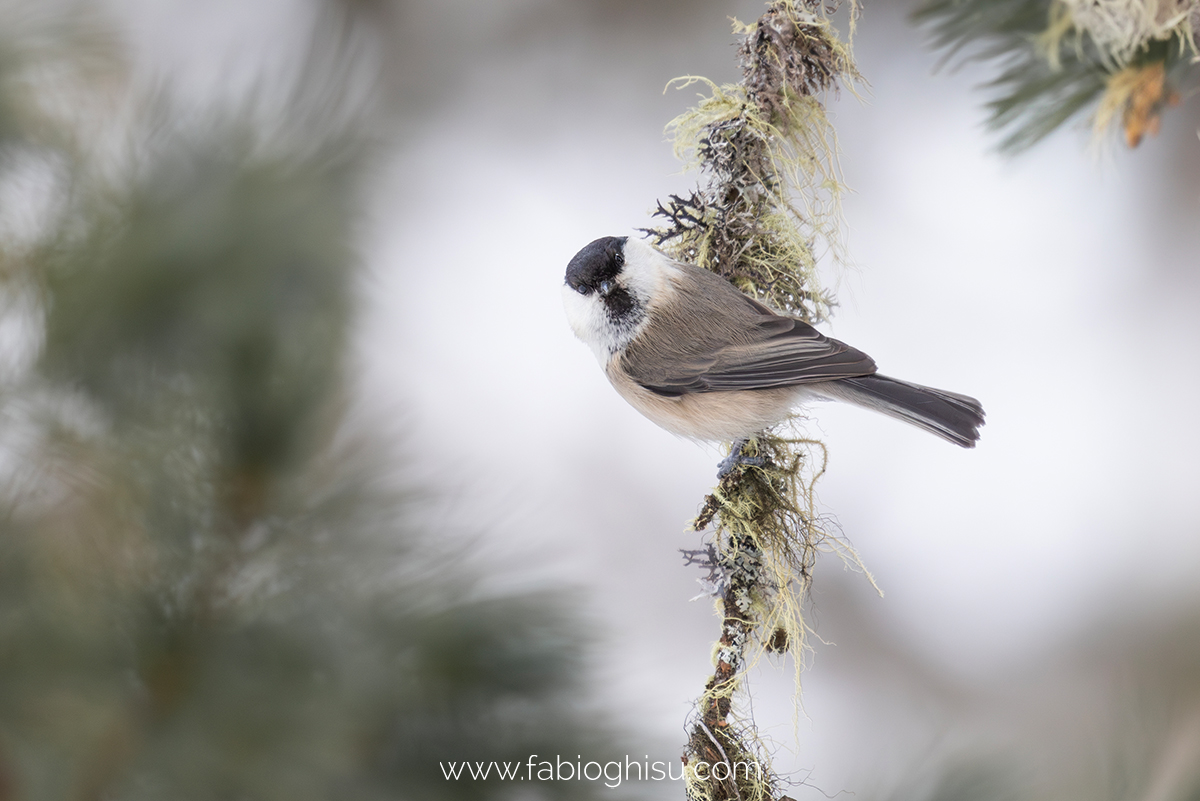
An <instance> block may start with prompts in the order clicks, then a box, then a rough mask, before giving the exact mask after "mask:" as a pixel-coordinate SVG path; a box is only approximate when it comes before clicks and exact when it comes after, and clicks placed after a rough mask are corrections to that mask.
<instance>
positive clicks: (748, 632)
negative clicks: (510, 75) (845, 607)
mask: <svg viewBox="0 0 1200 801" xmlns="http://www.w3.org/2000/svg"><path fill="white" fill-rule="evenodd" d="M831 10H832V9H829V8H827V7H826V6H825V5H824V4H822V3H821V2H820V1H819V0H803V1H802V0H779V1H778V2H775V3H772V4H771V5H770V6H769V7H768V9H767V12H766V13H765V14H764V15H763V16H762V17H761V18H760V19H759V20H758V21H757V23H755V24H754V25H741V24H736V23H735V31H736V32H738V33H740V34H742V35H743V39H742V42H741V45H740V47H739V48H738V57H739V59H740V61H741V65H742V73H743V78H742V81H741V82H740V83H738V84H736V85H726V86H718V85H716V84H714V83H712V82H711V81H707V80H705V79H703V78H696V77H686V78H682V79H679V83H681V84H682V85H683V86H689V85H693V84H696V83H703V84H704V85H706V86H707V87H708V89H709V91H710V94H709V95H708V96H706V97H703V98H702V99H701V100H700V102H699V103H698V105H697V106H696V107H695V108H693V109H692V110H690V111H688V112H686V113H684V114H683V115H681V116H680V117H678V118H676V119H675V120H673V121H672V122H671V123H670V125H669V126H668V130H670V131H671V132H672V133H673V134H674V137H675V149H676V153H677V154H678V155H679V156H680V157H681V158H683V159H685V160H686V161H688V162H689V163H692V164H695V165H696V166H698V167H699V169H700V172H701V175H702V178H703V181H704V183H703V184H702V185H701V186H700V187H699V188H697V189H696V190H695V191H693V192H691V193H690V194H688V195H686V196H682V195H672V196H671V197H669V198H668V199H667V200H666V201H663V202H660V203H659V204H658V207H657V209H656V211H655V216H656V217H657V218H659V219H660V220H661V221H662V222H661V223H660V225H659V227H657V228H654V229H650V230H648V231H647V233H648V234H650V235H651V237H652V238H653V240H654V241H655V243H656V244H657V245H659V246H660V247H662V248H663V249H665V250H667V251H668V252H670V253H671V254H672V255H673V256H675V257H676V258H679V259H680V260H683V261H687V262H691V263H693V264H696V265H698V266H700V267H703V268H705V269H709V270H712V271H713V272H715V273H717V274H719V275H722V276H724V277H725V278H728V279H729V280H730V281H731V282H732V283H733V284H734V285H735V286H737V287H738V288H739V289H741V290H742V291H744V292H746V293H748V294H750V295H754V296H756V297H758V298H759V299H761V300H763V301H765V302H766V303H768V304H770V305H771V306H773V307H775V308H777V309H779V310H781V311H784V312H787V313H790V314H794V315H796V316H798V317H800V318H802V319H805V320H808V321H816V320H821V319H824V318H825V317H826V316H827V315H828V314H829V311H830V309H831V308H832V306H833V305H834V301H833V298H832V296H831V295H830V294H829V293H828V292H826V291H825V290H824V289H823V288H822V287H821V285H820V283H819V281H818V279H817V274H816V265H817V262H818V260H819V259H820V257H821V256H823V255H826V254H829V255H831V256H832V257H833V258H834V260H838V259H840V258H841V256H842V245H841V237H840V234H839V226H838V223H839V221H840V211H839V206H838V203H839V198H840V194H841V192H842V184H841V181H840V175H839V171H838V164H837V143H836V139H835V136H834V133H833V129H832V127H831V126H830V124H829V121H828V119H827V118H826V115H825V108H824V105H823V103H822V97H823V96H824V95H825V94H827V93H828V92H830V91H832V90H835V89H836V88H837V86H838V84H839V82H843V83H847V84H849V82H852V81H854V80H857V79H858V78H859V76H858V73H857V71H856V70H855V68H854V65H853V62H852V61H851V58H850V52H849V48H848V46H847V45H846V44H845V43H843V42H842V41H841V40H840V39H839V38H838V37H837V34H836V32H835V31H834V30H833V28H832V26H831V25H830V22H829V19H828V17H827V14H828V13H829V12H830V11H831ZM856 10H857V9H856V8H855V7H854V4H851V8H850V13H851V20H852V21H853V15H854V13H855V12H856ZM743 454H744V455H746V456H749V457H751V459H749V460H748V461H747V464H743V465H740V466H738V467H736V468H735V469H734V470H732V471H731V472H730V473H728V474H727V475H725V476H724V477H723V478H722V479H721V482H720V484H719V486H718V487H717V488H716V489H714V490H713V492H712V494H711V495H709V496H708V498H707V499H706V500H705V503H704V506H703V508H702V509H701V512H700V515H699V516H698V517H697V518H696V520H695V522H694V528H695V529H696V530H698V531H700V530H705V529H707V528H709V527H710V526H713V530H712V533H711V535H710V542H709V546H708V548H707V550H706V551H705V552H704V553H705V556H704V558H703V559H702V560H700V561H701V563H702V564H703V565H704V566H705V567H707V568H708V570H709V579H708V586H709V589H710V592H711V594H712V595H713V596H714V597H715V598H716V602H717V609H718V614H719V615H720V618H721V635H720V638H719V640H718V642H717V644H716V646H715V648H714V668H715V669H714V672H713V675H712V677H711V678H710V679H709V680H708V682H707V684H706V685H705V689H704V693H703V694H702V696H701V698H700V700H699V702H698V706H697V710H696V713H695V717H694V719H693V721H692V724H691V727H690V734H689V738H688V744H687V746H686V749H685V755H684V760H685V762H686V764H687V770H686V772H685V774H686V777H687V792H688V797H689V798H690V799H695V800H699V799H703V800H704V801H723V800H724V799H738V801H763V800H764V799H777V798H781V797H782V786H783V780H782V779H781V777H779V776H778V775H776V774H775V773H774V772H773V771H772V769H771V766H770V762H769V757H768V755H767V754H766V751H765V749H764V748H763V746H762V744H761V742H760V741H759V739H758V737H757V735H756V732H755V727H754V722H753V720H750V719H743V718H742V717H741V716H740V715H739V714H738V710H737V708H736V704H735V699H736V696H737V693H738V691H739V690H740V689H741V688H742V679H743V677H744V675H745V671H746V669H747V668H748V667H749V666H751V665H753V664H754V663H755V661H757V659H758V658H759V657H760V656H761V655H762V654H763V652H764V651H765V652H772V653H779V654H782V653H790V654H791V655H792V656H793V659H794V661H795V664H796V667H797V671H799V667H800V665H801V664H802V663H803V661H804V649H805V647H806V646H805V642H806V638H805V633H806V629H805V626H804V621H803V618H802V616H801V604H802V602H803V599H804V597H805V595H806V593H807V590H808V588H809V584H810V582H811V577H812V567H813V564H814V562H815V559H816V554H817V552H818V551H819V550H822V549H831V550H836V551H839V552H840V553H841V554H842V555H843V556H844V557H846V558H847V559H849V560H850V561H851V562H853V563H854V564H856V565H857V564H858V563H857V558H856V557H855V556H854V554H853V552H852V551H851V550H850V549H849V548H848V546H845V545H844V544H843V543H841V542H840V540H838V538H836V537H833V536H830V534H829V532H828V531H827V530H826V528H825V527H823V526H822V525H821V521H820V520H819V519H818V517H817V515H816V513H815V509H814V506H815V504H814V500H813V494H812V487H813V482H815V481H816V479H817V477H818V476H819V475H820V474H821V472H823V470H824V462H825V459H824V446H822V445H821V444H820V443H819V442H815V441H813V440H807V439H791V438H786V437H784V436H781V435H780V434H778V433H773V432H764V433H762V434H760V435H759V436H758V437H757V438H756V439H754V440H752V441H751V442H749V443H746V444H745V445H744V446H743ZM695 554H696V552H693V553H692V554H690V556H691V557H692V559H693V561H695ZM860 567H861V566H860Z"/></svg>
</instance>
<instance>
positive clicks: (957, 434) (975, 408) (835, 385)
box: [822, 374, 984, 448]
mask: <svg viewBox="0 0 1200 801" xmlns="http://www.w3.org/2000/svg"><path fill="white" fill-rule="evenodd" d="M827 389H828V390H833V391H831V392H829V393H828V394H830V395H834V396H836V398H837V399H838V400H843V401H848V402H850V403H853V404H856V405H858V406H863V407H866V408H868V409H874V410H875V411H878V412H883V413H884V414H886V415H889V416H890V417H895V418H897V419H899V420H903V421H905V422H906V423H912V424H913V425H915V426H917V427H918V428H923V429H925V430H926V431H928V432H930V433H932V434H937V435H938V436H939V437H941V438H942V439H945V440H949V441H950V442H953V443H954V444H955V445H959V446H961V447H963V448H974V447H975V443H976V442H977V441H978V440H979V427H980V426H982V425H983V418H984V414H983V406H982V405H981V404H980V403H979V401H977V400H975V399H974V398H972V397H968V396H967V395H959V394H957V393H955V392H946V391H945V390H941V389H933V388H932V387H923V386H921V385H920V384H910V383H908V382H907V381H900V380H898V379H895V378H888V377H887V376H885V375H878V374H876V375H867V376H861V377H859V378H843V379H841V380H839V381H834V382H831V384H830V385H827V386H826V387H822V390H823V391H824V390H827Z"/></svg>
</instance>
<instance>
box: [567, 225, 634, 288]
mask: <svg viewBox="0 0 1200 801" xmlns="http://www.w3.org/2000/svg"><path fill="white" fill-rule="evenodd" d="M628 239H629V237H627V236H602V237H600V238H599V239H597V240H594V241H592V242H589V243H588V244H586V245H584V247H583V249H582V250H580V251H579V252H578V253H576V254H575V256H574V257H573V258H572V259H571V261H570V262H568V263H567V278H566V280H567V284H568V285H570V287H571V288H572V289H575V290H578V289H579V288H580V287H587V288H588V289H592V290H594V289H595V288H596V287H597V286H599V284H600V282H601V281H611V280H613V279H614V278H616V277H617V274H618V273H620V272H621V268H622V267H624V266H625V242H626V241H627V240H628Z"/></svg>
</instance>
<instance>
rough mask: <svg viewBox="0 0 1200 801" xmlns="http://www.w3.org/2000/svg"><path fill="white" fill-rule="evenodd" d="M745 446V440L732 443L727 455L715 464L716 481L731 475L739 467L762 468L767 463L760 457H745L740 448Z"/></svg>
mask: <svg viewBox="0 0 1200 801" xmlns="http://www.w3.org/2000/svg"><path fill="white" fill-rule="evenodd" d="M745 445H746V440H744V439H740V440H738V441H737V442H735V443H733V447H732V448H730V449H729V455H728V456H726V457H725V458H724V459H722V460H721V461H720V462H719V463H718V464H717V479H718V480H720V479H722V478H725V476H727V475H729V474H730V473H732V472H733V471H734V470H735V469H737V468H738V467H739V466H742V465H745V466H746V467H762V466H763V465H765V464H766V463H767V460H766V458H764V457H762V456H747V455H745V454H744V453H742V448H744V447H745Z"/></svg>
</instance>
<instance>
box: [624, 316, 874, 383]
mask: <svg viewBox="0 0 1200 801" xmlns="http://www.w3.org/2000/svg"><path fill="white" fill-rule="evenodd" d="M739 294H740V293H739ZM740 297H741V300H742V301H744V302H745V303H746V304H748V308H747V306H742V307H741V308H740V309H739V312H741V314H739V315H738V316H739V317H742V314H745V316H744V317H742V319H740V320H738V321H737V322H738V323H740V325H738V326H737V331H738V332H739V334H740V336H739V337H738V340H739V341H721V339H720V338H719V337H717V336H715V335H710V336H709V337H708V338H707V341H705V342H704V343H702V345H698V346H696V347H684V348H680V349H679V350H678V351H677V352H674V353H670V354H663V353H661V352H658V353H656V352H655V351H656V350H660V349H654V348H638V347H637V346H636V344H635V345H634V346H633V347H631V348H629V349H627V351H626V353H625V354H624V355H623V358H622V366H623V367H624V369H625V371H626V372H627V373H628V374H629V376H630V377H631V378H632V379H633V380H634V381H636V382H637V383H639V384H641V385H642V386H643V387H645V388H646V389H648V390H650V391H652V392H655V393H657V394H659V395H666V396H678V395H684V394H688V393H692V392H728V391H734V390H748V389H767V388H771V387H785V386H794V385H797V384H811V383H816V382H820V381H832V380H834V379H838V378H853V377H858V376H864V375H871V374H872V373H874V372H875V362H874V361H873V360H872V359H871V357H870V356H868V355H866V354H865V353H863V352H862V351H859V350H856V349H854V348H852V347H850V346H849V345H847V344H845V343H844V342H839V341H838V340H836V339H830V338H829V337H826V336H824V335H823V334H821V333H820V332H819V331H817V330H816V329H815V328H813V327H812V326H811V325H808V324H807V323H804V322H801V321H800V320H796V319H794V318H791V317H784V316H781V315H778V314H775V313H774V312H772V311H771V310H770V309H768V308H767V307H766V306H763V305H762V304H760V303H758V302H756V301H754V300H752V299H750V298H747V297H746V296H744V295H741V296H740ZM713 328H716V329H718V330H720V329H721V328H722V326H719V325H717V326H713ZM656 333H657V332H655V331H652V330H649V329H648V330H647V331H646V332H645V335H647V339H649V340H650V341H653V338H654V335H655V334H656ZM672 350H674V348H672ZM664 356H665V358H664Z"/></svg>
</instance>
